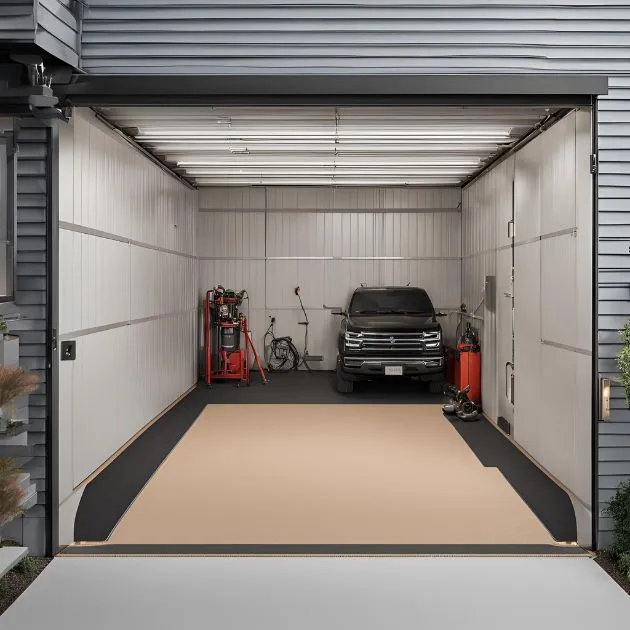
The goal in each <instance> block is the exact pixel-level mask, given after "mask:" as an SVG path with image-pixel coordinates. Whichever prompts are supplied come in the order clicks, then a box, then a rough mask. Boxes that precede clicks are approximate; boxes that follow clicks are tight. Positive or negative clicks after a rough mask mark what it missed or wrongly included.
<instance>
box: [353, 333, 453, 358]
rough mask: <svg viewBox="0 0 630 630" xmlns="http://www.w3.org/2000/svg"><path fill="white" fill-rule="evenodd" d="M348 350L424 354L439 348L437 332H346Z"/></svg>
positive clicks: (438, 334)
mask: <svg viewBox="0 0 630 630" xmlns="http://www.w3.org/2000/svg"><path fill="white" fill-rule="evenodd" d="M345 339H346V347H347V348H348V350H359V351H364V352H392V351H393V352H414V353H415V352H424V351H425V350H428V351H431V350H437V349H439V347H440V341H441V334H440V332H439V331H430V332H413V333H386V332H359V333H355V332H346V335H345Z"/></svg>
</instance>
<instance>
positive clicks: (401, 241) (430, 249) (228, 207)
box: [197, 187, 461, 370]
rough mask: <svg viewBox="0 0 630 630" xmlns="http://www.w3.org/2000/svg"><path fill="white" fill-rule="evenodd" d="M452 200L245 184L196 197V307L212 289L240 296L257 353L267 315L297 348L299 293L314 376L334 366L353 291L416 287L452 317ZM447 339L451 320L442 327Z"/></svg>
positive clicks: (410, 193)
mask: <svg viewBox="0 0 630 630" xmlns="http://www.w3.org/2000/svg"><path fill="white" fill-rule="evenodd" d="M460 198H461V194H460V191H459V189H449V188H343V187H337V188H335V187H306V188H300V187H267V188H265V187H249V188H205V189H202V190H201V191H200V212H199V217H198V240H197V250H198V254H199V295H200V300H201V299H203V295H204V294H205V291H206V290H207V289H211V288H212V287H213V286H216V285H217V284H222V285H223V286H225V287H228V286H229V287H231V288H234V289H241V288H244V289H247V291H248V293H249V295H250V303H249V307H250V323H251V327H252V329H253V331H254V341H255V343H256V344H257V348H258V350H259V352H261V353H262V348H263V336H264V333H265V330H266V329H267V327H268V325H269V317H270V316H274V317H275V318H276V334H278V335H290V336H291V337H293V339H294V340H295V341H296V342H297V343H296V345H297V347H298V349H299V350H300V351H302V350H303V347H304V328H303V327H302V326H300V325H299V324H298V322H299V321H302V320H303V319H304V317H303V315H302V312H301V310H300V309H299V304H298V301H297V298H296V296H295V293H294V288H295V287H297V286H299V287H300V288H301V295H302V299H303V301H304V305H305V307H306V309H307V312H308V316H309V320H310V321H311V325H310V328H309V353H310V354H312V355H323V361H322V362H320V363H313V364H312V366H313V368H315V369H318V368H319V369H328V370H331V369H334V366H335V360H336V336H337V331H338V328H339V318H338V317H336V316H334V315H331V312H330V311H331V309H333V310H336V309H338V308H343V307H345V306H346V305H347V301H348V298H349V297H350V294H351V292H352V290H353V289H355V288H356V287H358V286H359V285H360V284H361V283H366V284H368V285H376V286H379V285H380V286H383V285H406V284H407V283H411V284H412V285H419V286H422V287H425V288H426V289H427V290H428V292H429V294H430V295H431V298H432V299H433V302H434V304H435V306H436V307H437V308H440V309H443V310H454V309H456V308H457V307H458V305H459V303H460V299H461V290H460V278H461V273H460V266H461V244H460V229H461V226H460V208H459V206H460ZM443 323H444V325H445V328H446V329H447V331H448V332H449V333H450V336H452V335H453V333H454V327H455V317H454V316H453V315H451V316H450V317H449V318H448V319H446V320H445V321H444V322H443Z"/></svg>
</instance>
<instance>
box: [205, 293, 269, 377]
mask: <svg viewBox="0 0 630 630" xmlns="http://www.w3.org/2000/svg"><path fill="white" fill-rule="evenodd" d="M245 299H248V297H247V291H239V292H238V293H237V292H236V291H233V290H232V289H224V288H223V287H222V286H220V285H219V286H217V287H215V288H214V289H211V290H210V291H207V292H206V301H205V309H204V342H205V349H206V383H207V384H208V385H210V383H211V382H212V381H213V380H235V381H237V385H240V384H242V383H244V384H246V385H249V372H250V351H251V354H252V355H253V356H254V361H255V363H256V366H257V367H258V370H259V372H260V377H261V379H262V382H263V384H264V385H266V384H267V377H266V376H265V371H264V370H263V367H262V365H261V363H260V359H259V358H258V353H257V352H256V348H255V347H254V343H253V340H252V334H251V331H250V330H249V328H248V325H247V317H246V316H245V315H244V314H243V313H241V311H240V306H241V304H242V303H243V300H245ZM241 336H243V337H244V338H245V344H244V345H245V348H244V349H243V348H242V347H241Z"/></svg>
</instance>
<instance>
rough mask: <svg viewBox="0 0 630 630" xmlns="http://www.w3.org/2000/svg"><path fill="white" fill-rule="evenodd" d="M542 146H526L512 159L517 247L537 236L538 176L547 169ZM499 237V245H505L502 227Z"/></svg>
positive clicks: (540, 186) (540, 192) (538, 210)
mask: <svg viewBox="0 0 630 630" xmlns="http://www.w3.org/2000/svg"><path fill="white" fill-rule="evenodd" d="M544 144H545V143H544V140H537V141H534V142H530V143H529V144H528V145H526V146H524V147H523V148H522V149H521V150H520V151H519V152H518V153H517V154H516V156H515V157H514V162H515V170H514V234H515V239H516V242H517V243H520V242H522V241H527V240H529V239H532V238H538V237H539V236H540V227H541V218H540V215H541V207H540V204H541V194H542V180H543V177H542V174H543V172H544V170H545V168H549V167H550V165H549V164H548V163H547V159H548V158H547V156H546V155H545V148H546V147H545V146H544ZM543 160H544V161H545V164H543ZM546 179H547V178H545V180H546ZM506 185H507V184H506ZM546 192H548V191H546ZM506 218H507V217H506ZM503 226H505V222H503ZM502 234H503V239H502V244H506V245H507V244H508V240H507V234H508V233H507V229H505V227H504V229H503V230H502Z"/></svg>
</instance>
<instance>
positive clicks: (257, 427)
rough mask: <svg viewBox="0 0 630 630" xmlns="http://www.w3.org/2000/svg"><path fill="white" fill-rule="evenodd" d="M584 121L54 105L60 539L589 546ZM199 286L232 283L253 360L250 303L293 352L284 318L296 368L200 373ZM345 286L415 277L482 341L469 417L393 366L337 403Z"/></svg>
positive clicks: (529, 114) (109, 547)
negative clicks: (447, 408)
mask: <svg viewBox="0 0 630 630" xmlns="http://www.w3.org/2000/svg"><path fill="white" fill-rule="evenodd" d="M592 126H593V121H592V115H591V111H590V109H589V108H582V107H580V108H557V107H531V106H527V107H525V106H502V107H463V106H458V107H455V106H450V107H409V106H406V107H358V106H352V107H350V106H348V107H219V108H217V107H157V106H156V107H143V108H140V107H106V108H101V109H98V110H90V109H80V108H76V109H75V110H74V111H73V115H72V119H71V122H70V124H69V125H67V126H65V127H64V128H62V129H61V131H60V139H59V148H60V166H61V169H62V173H65V176H64V177H62V179H61V181H60V198H59V250H60V294H61V295H62V296H63V300H61V303H60V304H61V307H60V308H61V311H60V316H59V319H60V321H59V332H60V340H61V341H62V342H64V341H65V342H69V343H74V344H75V348H76V358H75V359H74V360H72V361H64V360H62V361H60V365H59V370H60V448H61V449H62V450H63V452H60V458H59V459H60V466H61V469H60V474H59V479H60V493H59V498H60V533H61V536H62V538H64V540H62V542H64V543H65V544H68V545H69V547H67V549H66V551H65V552H64V553H69V554H81V553H97V554H98V553H120V552H125V551H134V552H136V551H138V552H140V553H142V552H147V553H149V552H151V550H153V551H155V550H160V551H162V552H163V551H164V550H165V549H167V550H171V551H173V552H174V553H180V552H187V551H191V550H192V551H193V552H194V551H195V550H196V551H198V552H200V553H201V552H208V553H210V552H216V553H220V552H224V551H226V550H233V551H235V552H242V551H247V550H249V551H251V552H253V553H257V552H261V550H262V552H273V551H287V550H289V551H290V550H291V549H292V550H295V551H298V552H313V551H314V550H315V552H317V551H316V550H317V549H319V550H323V551H326V550H328V551H330V550H337V551H339V550H341V551H343V550H346V551H348V550H350V551H352V550H353V549H354V550H359V551H360V550H363V551H365V550H368V551H369V550H370V549H371V550H374V549H376V548H377V547H378V548H379V549H380V550H381V551H382V552H384V553H388V552H389V551H391V552H393V553H394V552H409V553H424V552H426V553H438V552H440V553H441V552H448V551H453V552H455V551H457V550H459V551H462V550H464V551H466V552H468V553H474V552H493V553H514V552H519V553H575V552H579V551H580V546H584V547H588V546H590V544H591V540H592V520H591V486H592V466H591V431H592V414H591V358H592V353H591V348H592V321H591V313H592V304H591V300H592V296H591V286H592V283H591V281H592V274H591V266H592V240H593V235H592V217H593V194H592V175H591V171H590V168H591V165H590V155H591V153H592ZM167 168H168V169H170V171H171V172H166V169H167ZM217 285H223V286H224V287H226V288H228V287H229V288H231V289H235V290H237V291H238V290H241V289H245V290H246V291H247V294H248V298H249V299H248V301H247V302H246V304H245V306H244V308H245V309H246V312H247V315H248V321H249V325H250V328H251V330H252V331H253V335H252V338H253V341H254V345H255V347H256V348H257V349H258V351H259V353H260V354H261V357H262V358H263V359H264V357H265V356H266V350H267V344H266V338H265V333H266V331H267V330H268V327H269V324H270V318H271V317H273V318H275V326H276V331H277V333H278V334H281V335H283V336H284V335H288V336H290V337H291V338H292V339H293V341H294V343H295V344H296V346H297V347H298V349H299V350H300V352H302V353H303V352H304V348H305V345H306V339H305V327H304V326H303V325H302V324H301V323H300V322H302V321H303V319H304V316H306V317H307V319H308V322H309V325H308V342H307V343H308V346H307V347H308V357H309V360H308V361H307V362H306V365H303V366H302V367H301V368H300V369H299V370H296V371H291V372H288V373H272V374H269V380H270V382H269V384H268V385H266V386H264V385H263V384H262V383H261V382H260V379H259V375H258V374H257V373H256V372H255V371H254V372H252V375H251V385H250V387H246V388H243V387H240V388H237V387H235V385H234V384H233V383H216V384H213V385H212V387H211V388H208V387H207V386H206V384H205V383H204V382H202V381H199V379H200V377H201V376H202V374H203V367H204V352H203V350H204V348H203V334H202V333H203V317H202V310H203V309H202V306H203V299H204V296H205V293H206V291H208V290H209V289H212V288H213V287H215V286H217ZM361 285H367V286H407V285H410V286H418V287H422V288H424V289H426V291H427V292H428V294H429V296H430V297H431V299H432V301H433V304H434V306H435V308H436V310H437V311H440V312H441V313H443V314H444V316H443V317H441V318H440V323H441V325H442V327H443V334H444V338H445V340H446V342H447V345H448V346H454V344H455V343H456V340H457V338H458V336H459V335H460V334H461V332H462V329H463V327H464V326H466V324H468V323H470V324H471V325H472V326H473V327H474V328H475V329H476V330H477V331H478V334H479V338H480V343H481V398H482V406H483V412H484V417H483V418H481V419H479V420H478V421H476V422H470V423H463V422H461V421H458V420H454V419H452V418H447V417H446V416H445V415H444V414H443V413H442V408H441V405H442V403H443V402H444V400H443V397H442V395H440V394H435V393H431V392H430V391H428V389H427V388H426V387H425V386H424V385H423V384H421V383H418V382H415V381H412V382H406V381H404V382H403V381H400V382H399V381H397V380H396V379H395V377H394V378H393V380H387V381H384V382H380V381H375V382H369V383H360V384H358V385H357V386H356V387H355V391H354V392H353V393H351V394H340V393H338V392H337V391H335V382H334V377H333V371H334V369H335V364H336V356H337V350H336V345H337V335H338V331H339V326H340V317H339V316H338V315H336V314H335V313H336V312H337V311H340V310H343V309H344V308H345V307H346V306H347V303H348V299H349V297H350V295H351V293H352V291H353V290H354V289H355V288H357V287H359V286H361ZM295 287H300V297H301V298H302V300H303V303H304V311H303V310H302V309H301V307H300V304H299V302H298V300H297V297H296V294H295V292H294V290H295ZM463 305H465V310H464V309H463ZM498 424H501V426H502V428H501V429H500V428H499V427H498ZM506 431H507V433H506ZM508 434H509V435H508ZM64 437H65V438H67V439H64ZM578 545H579V546H578ZM143 550H144V551H143Z"/></svg>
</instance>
